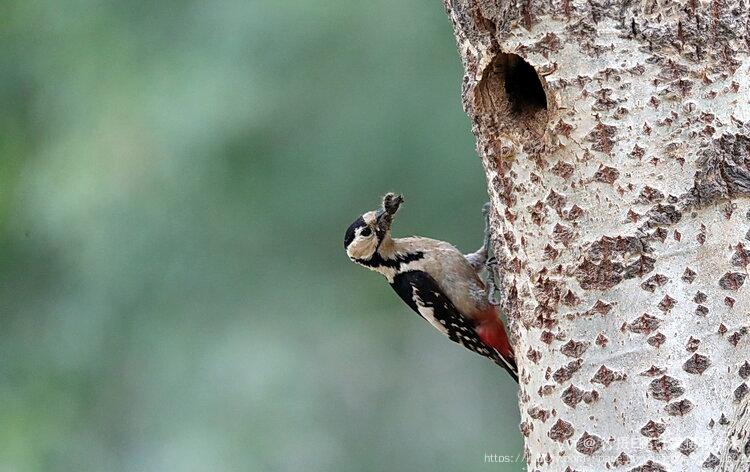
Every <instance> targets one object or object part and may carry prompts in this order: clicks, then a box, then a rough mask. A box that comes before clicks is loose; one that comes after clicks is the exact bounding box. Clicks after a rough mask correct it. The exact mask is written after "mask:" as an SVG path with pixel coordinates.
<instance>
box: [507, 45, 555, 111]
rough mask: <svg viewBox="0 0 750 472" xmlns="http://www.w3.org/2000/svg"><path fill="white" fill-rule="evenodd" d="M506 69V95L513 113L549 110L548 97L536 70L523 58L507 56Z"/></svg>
mask: <svg viewBox="0 0 750 472" xmlns="http://www.w3.org/2000/svg"><path fill="white" fill-rule="evenodd" d="M507 61H508V62H507V65H506V69H505V94H506V95H507V97H508V103H509V104H510V109H511V112H513V113H516V114H525V113H528V112H531V113H535V112H537V111H539V110H546V109H547V95H546V94H545V93H544V87H542V82H541V80H539V74H537V73H536V70H534V68H533V67H532V66H531V64H529V63H528V62H526V61H524V60H523V59H522V58H521V56H518V55H516V54H507Z"/></svg>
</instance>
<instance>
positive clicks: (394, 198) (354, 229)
mask: <svg viewBox="0 0 750 472" xmlns="http://www.w3.org/2000/svg"><path fill="white" fill-rule="evenodd" d="M403 202H404V197H402V196H401V195H397V194H395V193H387V194H386V195H385V196H384V197H383V205H382V207H381V208H379V209H377V210H372V211H368V212H367V213H365V214H364V215H362V216H360V217H359V218H357V219H356V220H354V223H352V224H351V226H349V229H347V230H346V236H344V249H346V254H347V255H348V256H349V258H350V259H352V260H353V261H367V260H370V259H371V258H372V256H373V255H374V254H375V253H376V252H377V250H378V248H379V247H380V243H382V242H383V240H384V239H385V238H386V237H390V232H391V223H393V215H395V214H396V212H397V211H398V208H399V207H400V206H401V204H402V203H403Z"/></svg>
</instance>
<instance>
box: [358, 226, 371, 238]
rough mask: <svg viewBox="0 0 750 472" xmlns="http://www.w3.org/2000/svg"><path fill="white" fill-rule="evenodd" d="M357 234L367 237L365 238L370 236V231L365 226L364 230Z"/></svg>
mask: <svg viewBox="0 0 750 472" xmlns="http://www.w3.org/2000/svg"><path fill="white" fill-rule="evenodd" d="M359 234H361V235H362V236H365V237H367V236H369V235H371V234H372V230H371V229H370V227H369V226H365V229H363V230H362V232H361V233H359Z"/></svg>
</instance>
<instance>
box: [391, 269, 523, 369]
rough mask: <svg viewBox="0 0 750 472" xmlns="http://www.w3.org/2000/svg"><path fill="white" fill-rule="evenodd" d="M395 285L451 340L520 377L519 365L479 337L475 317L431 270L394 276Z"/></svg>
mask: <svg viewBox="0 0 750 472" xmlns="http://www.w3.org/2000/svg"><path fill="white" fill-rule="evenodd" d="M391 287H393V290H395V291H396V293H397V294H398V295H399V296H400V297H401V299H402V300H403V301H404V302H406V304H407V305H409V306H410V307H411V308H412V310H414V311H415V312H417V313H418V314H419V315H420V316H421V317H422V318H424V319H425V320H427V321H428V322H429V323H430V324H431V325H432V326H434V327H435V328H436V329H437V330H438V331H440V332H441V333H443V334H445V335H446V336H448V338H450V340H451V341H453V342H456V343H459V344H461V345H462V346H464V347H465V348H467V349H469V350H471V351H474V352H476V353H477V354H480V355H482V356H485V357H489V358H490V359H492V360H493V361H494V362H495V363H496V364H498V365H499V366H501V367H503V368H504V369H506V370H507V371H508V373H510V374H511V376H512V377H513V378H514V379H515V380H516V381H518V375H517V374H516V369H515V366H514V365H513V366H511V365H510V364H509V360H507V359H505V358H503V357H502V356H501V355H500V354H499V353H498V352H497V351H496V350H495V349H494V348H493V347H491V346H488V345H487V344H485V343H484V342H483V341H482V340H481V339H480V338H479V336H478V335H477V332H476V324H475V323H474V321H473V320H472V319H470V318H467V317H465V316H464V315H463V314H461V312H460V311H458V309H457V308H456V307H455V305H453V302H451V301H450V299H449V298H448V297H447V296H446V295H445V293H443V291H442V289H441V288H440V287H439V286H438V284H437V282H435V279H433V278H432V276H431V275H430V274H428V273H426V272H423V271H419V270H414V271H408V272H402V273H399V274H397V275H396V276H395V277H394V278H393V282H392V283H391Z"/></svg>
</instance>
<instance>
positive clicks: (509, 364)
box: [492, 349, 518, 383]
mask: <svg viewBox="0 0 750 472" xmlns="http://www.w3.org/2000/svg"><path fill="white" fill-rule="evenodd" d="M492 360H493V361H495V364H497V365H499V366H500V367H502V368H503V369H505V370H506V371H508V374H510V376H511V377H512V378H513V380H515V381H516V383H518V366H517V365H516V360H515V359H514V358H513V357H511V356H504V355H502V354H500V352H498V351H497V349H495V356H493V358H492Z"/></svg>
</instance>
